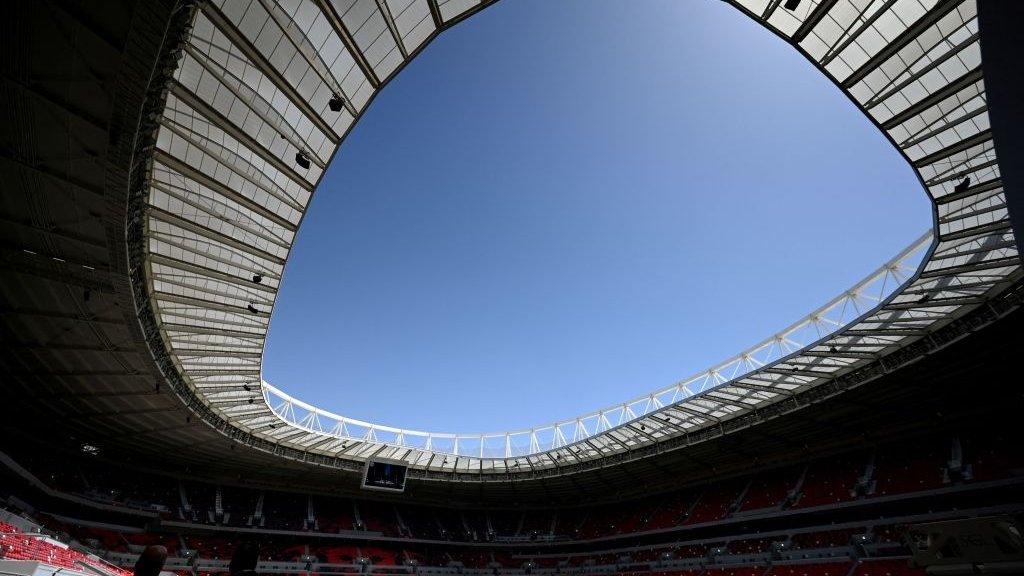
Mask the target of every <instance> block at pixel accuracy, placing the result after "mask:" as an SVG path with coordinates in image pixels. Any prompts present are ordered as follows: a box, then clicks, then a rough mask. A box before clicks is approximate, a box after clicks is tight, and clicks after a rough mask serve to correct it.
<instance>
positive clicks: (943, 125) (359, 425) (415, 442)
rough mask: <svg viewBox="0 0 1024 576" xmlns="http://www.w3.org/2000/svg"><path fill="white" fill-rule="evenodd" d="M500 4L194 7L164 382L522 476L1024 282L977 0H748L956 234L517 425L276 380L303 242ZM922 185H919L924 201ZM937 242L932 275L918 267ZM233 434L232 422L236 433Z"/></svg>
mask: <svg viewBox="0 0 1024 576" xmlns="http://www.w3.org/2000/svg"><path fill="white" fill-rule="evenodd" d="M490 3H491V2H483V3H478V2H473V1H471V0H450V1H447V2H445V1H436V0H333V1H328V0H298V1H292V2H274V1H273V0H242V1H229V0H219V1H215V2H204V3H201V4H199V5H197V6H193V7H192V8H191V15H190V18H191V23H190V26H189V28H190V30H188V31H186V33H185V34H184V36H183V38H184V42H183V43H182V44H181V45H179V46H172V47H171V50H170V51H169V54H170V56H171V62H172V63H173V66H170V67H168V70H167V71H168V72H170V74H169V75H168V76H167V78H166V83H165V85H164V88H165V89H166V90H165V92H164V93H162V94H161V96H164V97H165V100H161V99H157V102H155V103H154V102H153V99H150V101H149V102H148V104H147V105H148V106H150V107H151V108H150V109H151V111H152V113H153V114H154V115H156V117H155V119H154V120H155V124H154V125H153V128H154V130H153V132H152V135H151V136H152V141H146V140H145V139H143V140H142V141H140V142H139V144H138V146H139V148H138V149H139V150H143V151H144V154H145V156H146V158H147V161H146V163H145V164H144V165H141V166H140V167H139V168H138V169H139V172H138V175H139V178H138V179H137V181H136V182H135V184H137V186H138V187H137V188H136V190H135V191H134V193H133V196H132V202H133V204H132V205H131V206H130V207H129V210H130V212H131V214H132V219H131V220H130V222H131V223H130V225H129V229H128V243H129V258H130V262H131V265H132V269H133V271H134V273H133V288H134V294H135V298H136V301H137V304H138V309H139V315H140V320H141V321H142V325H143V330H144V333H145V335H146V338H147V340H148V343H149V345H150V347H151V349H152V351H153V354H154V357H155V358H156V359H157V361H158V364H159V365H160V367H161V369H162V371H163V373H164V375H165V376H166V377H167V378H168V380H169V381H170V382H171V383H172V385H173V386H174V388H175V390H176V391H177V392H178V393H179V394H180V395H183V396H184V397H186V398H187V399H188V402H189V403H190V405H191V406H192V407H193V408H194V409H195V410H196V411H197V412H199V413H200V414H201V415H202V416H203V417H204V418H205V419H207V421H209V422H211V423H213V422H222V423H226V426H227V428H226V429H224V428H222V430H224V431H225V432H226V433H228V435H230V436H232V437H235V438H239V439H243V440H244V441H246V442H248V443H255V444H254V445H258V444H259V443H264V444H263V445H265V446H268V447H275V448H273V449H272V450H275V451H277V450H278V449H279V448H277V447H282V446H285V447H289V448H292V449H294V450H295V453H296V454H303V455H305V456H304V457H308V455H310V454H312V455H317V456H320V457H324V458H329V459H331V461H334V462H338V461H351V462H359V461H363V460H366V459H368V458H372V457H386V458H391V459H400V460H404V461H407V462H408V463H409V464H410V465H411V466H412V467H414V468H416V469H419V470H423V471H425V472H426V473H431V472H437V473H444V472H467V473H478V474H483V475H487V474H496V475H507V474H509V473H517V472H519V471H525V472H535V471H538V470H546V469H557V468H559V467H560V466H563V465H565V464H566V463H571V464H578V463H581V462H586V461H592V460H600V459H604V458H607V457H611V456H615V455H619V454H622V453H624V452H629V451H634V450H637V449H639V448H643V447H644V446H648V445H652V444H657V443H659V442H662V441H664V440H666V439H670V438H674V437H678V436H684V435H690V434H694V433H697V432H699V431H700V430H703V429H706V428H714V427H716V426H721V425H722V423H723V422H726V421H728V420H731V419H733V418H736V417H738V416H741V415H745V414H750V413H753V412H756V411H759V410H765V409H766V408H767V407H769V406H771V405H774V404H776V403H779V402H782V401H785V400H789V399H791V398H793V397H794V396H795V395H796V394H798V393H800V392H803V391H806V390H809V389H813V388H816V387H819V386H824V385H828V384H830V383H834V382H835V381H836V379H837V378H839V377H841V376H844V375H847V374H850V373H853V372H855V371H856V370H857V369H858V368H861V367H863V366H865V365H867V364H868V363H870V362H873V361H875V360H878V359H880V358H884V357H886V356H887V355H889V354H892V353H893V352H895V351H898V350H900V349H901V348H904V347H905V346H907V345H908V344H910V343H912V342H914V341H915V340H917V339H919V338H922V337H925V336H926V335H927V334H928V333H929V332H930V331H933V330H935V329H936V328H938V327H941V326H942V325H944V324H946V323H948V322H950V321H951V320H953V319H956V318H958V317H960V316H962V315H963V314H965V313H967V312H968V311H970V310H971V309H972V308H974V307H976V306H978V305H980V304H982V303H983V302H985V300H986V298H988V297H991V296H993V295H994V294H997V293H998V292H1000V291H1001V290H1002V289H1004V288H1005V287H1006V286H1008V285H1009V284H1010V283H1011V282H1012V281H1014V280H1015V279H1016V278H1018V277H1019V275H1020V268H1019V262H1020V261H1019V259H1018V254H1017V248H1016V244H1015V240H1014V237H1013V232H1012V230H1011V226H1010V222H1009V216H1008V212H1007V209H1006V206H1005V198H1004V195H1003V190H1002V183H1001V180H1000V173H999V164H998V159H997V157H996V153H995V150H994V146H993V142H992V134H991V130H990V126H989V121H988V113H987V108H986V101H985V92H984V75H983V71H982V69H981V51H980V47H979V32H978V22H977V14H976V4H975V2H974V0H965V1H960V2H956V1H952V2H950V1H944V2H937V1H925V0H907V1H888V2H878V1H870V0H821V1H814V0H804V1H803V2H799V3H797V5H796V7H795V8H792V9H790V8H788V7H787V6H784V5H783V3H782V0H743V1H737V2H730V3H731V4H733V5H734V6H735V7H736V8H738V9H739V10H741V11H742V12H743V13H744V14H746V15H747V16H749V17H750V18H753V19H754V20H755V21H757V22H758V23H760V24H762V25H764V26H765V27H767V28H768V29H769V30H771V31H772V32H774V33H775V34H776V35H778V36H779V38H780V39H781V40H782V41H785V42H788V43H789V44H791V45H792V46H793V47H794V48H795V49H797V50H799V51H800V52H801V53H802V54H804V56H806V57H807V58H808V59H809V60H810V61H811V62H812V63H813V64H814V65H815V66H816V67H817V68H818V69H819V70H820V71H821V72H822V73H824V74H825V75H826V76H827V77H828V78H830V79H831V80H832V81H833V82H835V84H836V85H837V87H838V88H839V89H841V90H842V91H844V92H845V93H846V94H847V95H848V96H849V97H850V99H851V101H852V102H853V103H854V104H855V105H856V106H858V108H860V109H861V110H862V111H863V112H864V113H865V114H866V116H867V117H868V119H869V120H870V121H871V122H873V123H874V124H875V125H876V126H878V128H879V129H880V130H882V131H883V133H884V134H885V135H886V136H887V137H888V139H889V140H890V141H891V142H892V143H893V145H894V146H896V147H897V149H898V150H899V151H900V152H901V154H902V155H903V156H904V157H905V158H906V159H907V161H908V162H909V163H910V165H911V166H912V167H913V168H914V170H915V171H916V172H917V174H918V175H919V178H920V180H921V183H922V185H923V186H924V188H925V190H926V191H927V194H928V196H929V198H930V199H931V201H932V206H933V210H934V222H935V228H934V230H933V231H931V232H929V233H928V234H926V235H925V236H923V237H922V238H921V239H920V240H919V241H918V242H916V243H915V244H914V245H912V246H911V247H908V248H907V250H905V251H904V252H902V253H901V254H900V255H898V256H897V257H896V258H894V259H893V260H892V261H890V262H888V263H885V264H884V265H882V266H881V267H880V268H879V269H878V270H877V271H876V272H874V273H873V274H872V275H870V276H869V277H868V278H866V279H865V280H864V281H862V282H861V283H858V284H857V285H856V286H854V287H852V288H851V289H850V290H848V291H846V292H844V293H843V294H841V295H840V296H839V297H837V298H836V299H835V300H833V301H832V302H830V303H828V304H826V305H825V306H824V307H822V308H819V309H817V310H815V311H814V312H812V313H810V314H809V315H808V316H807V317H805V318H803V319H801V320H800V321H798V322H797V323H795V324H794V325H793V326H791V327H789V328H787V329H785V330H783V331H780V332H779V333H778V334H776V335H773V336H772V337H770V338H768V339H766V340H765V341H764V342H762V343H760V344H758V345H756V346H754V347H753V348H751V349H749V350H746V351H744V352H741V353H740V354H737V355H736V356H735V357H733V358H731V359H730V360H728V361H726V362H724V363H721V364H719V365H716V366H714V367H712V368H710V369H708V370H706V371H704V372H701V373H700V374H698V375H696V376H694V377H692V378H689V379H687V380H685V381H683V382H680V383H679V384H678V385H675V386H672V387H669V388H667V389H664V390H659V391H656V392H654V393H652V394H649V395H645V396H642V397H640V398H637V399H633V400H629V401H625V402H624V403H623V404H621V405H618V406H614V407H611V408H609V409H606V410H602V411H599V412H596V413H592V414H587V415H583V416H580V417H579V418H575V419H571V420H568V421H565V422H559V423H553V424H546V425H540V426H538V427H536V428H533V429H529V430H522V431H515V432H507V433H506V432H498V433H489V434H454V433H426V432H419V431H411V430H404V429H401V428H397V427H391V426H384V425H379V424H374V423H367V422H360V421H357V420H354V419H349V418H346V417H344V416H341V415H336V414H332V413H329V412H326V411H323V410H320V409H318V408H316V407H314V406H312V405H310V404H307V403H304V402H301V401H299V400H297V399H294V398H291V397H290V396H288V395H287V394H285V393H284V392H282V391H281V390H279V389H277V388H275V387H273V386H271V385H269V384H267V383H265V382H263V381H262V378H261V361H262V353H263V348H264V343H265V339H266V335H267V326H268V323H269V320H270V316H271V313H272V311H273V307H274V302H275V299H276V296H277V291H278V288H279V282H280V279H281V276H282V272H283V270H284V266H285V263H286V261H287V258H288V255H289V252H290V250H291V248H292V245H293V242H294V239H295V233H296V231H297V229H298V227H299V225H300V223H301V220H302V217H303V215H304V213H305V210H306V209H307V207H308V205H309V200H310V198H311V196H312V194H313V192H314V190H315V189H316V185H317V183H318V182H319V181H320V179H321V177H322V175H323V173H324V171H325V170H326V168H327V166H328V165H329V163H330V161H331V158H332V157H333V155H334V154H335V152H336V151H337V149H338V147H339V145H340V144H341V143H342V141H343V140H344V137H345V135H346V134H347V133H348V131H349V130H350V129H351V127H352V125H353V124H354V123H355V122H356V121H357V120H358V118H359V117H360V115H361V114H362V113H363V112H364V111H365V110H366V108H367V106H368V105H369V103H370V102H371V101H372V99H373V97H374V95H375V94H376V93H377V92H378V91H379V90H380V89H381V88H382V87H383V86H384V85H385V84H386V83H387V82H388V81H389V80H390V79H391V78H393V77H394V76H395V75H396V74H398V73H399V72H400V71H401V69H402V67H403V66H404V65H405V64H406V63H407V62H408V61H409V60H410V59H411V58H413V57H415V55H416V54H417V53H418V52H419V51H420V50H421V49H422V48H423V47H424V46H425V45H426V44H427V43H428V42H430V41H431V40H432V39H433V38H434V37H436V36H437V35H438V34H439V33H441V32H442V31H443V30H445V29H446V28H448V27H450V26H452V25H454V24H455V23H457V22H460V21H461V20H464V19H465V18H467V17H469V16H470V15H472V14H474V13H475V12H477V11H479V10H481V9H483V8H485V7H486V6H487V5H489V4H490ZM916 192H917V191H911V190H908V191H907V193H916ZM921 252H926V254H925V257H924V259H923V261H922V263H921V265H920V267H919V268H917V269H916V270H913V269H910V268H908V266H907V264H906V262H908V261H911V259H912V257H914V256H915V255H920V254H921ZM218 426H219V425H218Z"/></svg>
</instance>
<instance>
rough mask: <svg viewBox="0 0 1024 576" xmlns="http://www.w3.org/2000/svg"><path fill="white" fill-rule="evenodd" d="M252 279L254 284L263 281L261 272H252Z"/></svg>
mask: <svg viewBox="0 0 1024 576" xmlns="http://www.w3.org/2000/svg"><path fill="white" fill-rule="evenodd" d="M252 281H253V283H255V284H259V283H260V282H263V274H253V275H252Z"/></svg>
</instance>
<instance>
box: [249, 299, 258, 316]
mask: <svg viewBox="0 0 1024 576" xmlns="http://www.w3.org/2000/svg"><path fill="white" fill-rule="evenodd" d="M246 308H247V309H248V310H249V312H252V313H253V314H259V313H260V310H259V308H257V307H256V305H255V304H253V303H252V302H250V303H249V305H248V306H246Z"/></svg>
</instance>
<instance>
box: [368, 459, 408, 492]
mask: <svg viewBox="0 0 1024 576" xmlns="http://www.w3.org/2000/svg"><path fill="white" fill-rule="evenodd" d="M405 471H406V467H405V466H404V465H402V464H398V463H395V462H387V461H380V460H371V461H370V462H368V463H367V464H366V473H365V474H364V476H363V488H366V489H369V490H391V491H394V492H402V491H404V490H405Z"/></svg>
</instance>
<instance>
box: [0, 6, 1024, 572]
mask: <svg viewBox="0 0 1024 576" xmlns="http://www.w3.org/2000/svg"><path fill="white" fill-rule="evenodd" d="M514 1H515V0H506V2H514ZM706 1H709V2H710V1H717V0H706ZM494 3H495V2H494V1H493V0H289V1H284V0H111V1H104V2H99V1H86V0H81V1H75V0H49V1H39V2H34V1H33V2H29V1H17V2H14V3H12V4H11V5H10V6H7V8H8V10H7V13H6V16H7V17H6V18H5V19H4V22H3V28H2V29H3V47H4V56H3V58H2V60H3V79H4V81H3V94H2V98H3V102H4V106H3V112H2V113H3V115H4V123H3V130H2V132H3V138H2V143H3V144H2V147H3V150H2V162H0V166H2V174H3V184H4V186H3V192H2V203H0V221H2V228H0V229H2V231H3V232H2V236H3V248H2V253H3V260H2V280H0V318H2V326H3V328H2V332H0V334H2V335H0V339H2V340H0V342H2V354H0V358H2V361H0V373H2V376H3V378H2V382H3V386H2V391H3V401H2V405H3V407H4V426H3V440H2V443H0V463H2V466H0V498H2V499H3V510H0V571H2V572H3V574H5V575H7V574H10V575H22V576H36V575H40V576H41V575H44V574H46V575H55V574H57V573H58V572H61V573H63V574H67V575H73V576H127V575H128V574H131V573H132V567H133V566H135V567H136V572H135V573H137V574H150V573H152V574H154V575H155V574H156V573H158V572H159V571H160V569H161V567H162V570H163V571H164V572H167V573H174V574H178V575H181V576H186V575H199V574H202V575H208V574H216V573H224V572H230V573H231V574H235V573H239V574H240V573H242V572H246V573H253V571H255V572H256V573H260V574H283V575H300V574H301V575H313V574H318V575H323V574H339V575H356V574H367V575H376V576H386V575H387V576H399V575H405V574H423V575H429V576H445V575H467V576H485V575H486V576H492V575H507V576H513V575H515V576H518V575H525V574H536V575H543V576H548V575H555V574H566V575H579V576H586V575H593V574H606V575H623V576H627V575H628V576H643V575H647V574H650V575H652V576H688V575H693V576H698V575H699V576H726V575H730V576H731V575H736V576H740V575H750V576H776V575H780V576H781V575H793V576H799V575H802V576H876V575H892V576H899V575H913V574H926V573H927V574H972V573H993V574H995V573H1006V574H1020V573H1024V535H1022V533H1021V526H1022V523H1021V520H1022V519H1024V490H1022V488H1024V431H1022V427H1021V425H1020V415H1021V414H1024V392H1022V389H1021V387H1020V382H1021V381H1022V377H1021V373H1022V370H1021V368H1020V367H1018V366H1016V364H1015V361H1016V360H1017V359H1019V356H1020V353H1021V351H1022V350H1024V334H1022V332H1024V331H1022V328H1024V322H1022V319H1024V316H1022V311H1021V310H1020V308H1021V304H1022V301H1024V283H1022V277H1024V273H1022V269H1021V265H1022V261H1021V256H1020V242H1021V240H1019V239H1020V238H1024V117H1022V114H1021V112H1022V110H1024V82H1022V80H1021V76H1020V71H1019V60H1020V55H1021V50H1020V44H1019V40H1018V39H1017V38H1018V30H1017V28H1018V27H1019V25H1020V23H1021V22H1024V9H1022V8H1024V6H1022V5H1021V4H1020V3H1017V2H1011V1H1009V0H1005V1H1001V0H726V2H724V4H727V5H728V6H729V7H730V8H731V9H734V10H735V11H738V12H739V13H740V14H742V15H743V16H744V17H746V18H748V19H750V20H752V21H753V22H755V23H756V24H758V25H760V26H762V27H764V28H765V29H767V31H768V32H770V33H771V34H773V35H774V36H775V38H773V40H774V41H776V42H778V43H782V44H784V45H786V46H787V47H788V48H790V49H792V50H794V51H796V52H797V53H798V54H799V55H801V56H802V57H803V58H805V59H806V60H807V61H808V62H809V63H810V64H811V65H813V67H814V68H815V69H816V70H817V71H818V73H820V74H821V75H823V76H824V77H825V78H826V79H827V80H828V81H829V82H831V83H832V84H833V85H834V89H835V90H837V91H839V92H840V93H841V94H843V95H844V96H845V97H846V98H847V99H848V101H849V105H850V106H853V107H855V108H856V109H857V110H859V112H860V113H862V115H863V117H864V119H865V120H866V121H867V122H869V123H870V124H871V125H872V126H873V127H874V128H876V129H877V130H878V131H879V132H880V133H881V134H882V135H883V136H884V138H885V139H886V140H887V141H888V142H889V143H890V144H891V146H892V147H893V148H894V149H895V150H896V151H897V152H898V153H899V154H900V155H901V157H902V158H903V159H904V160H905V162H906V163H907V164H908V165H909V166H910V168H911V169H912V170H913V171H914V173H915V175H916V178H917V180H918V181H919V185H920V187H921V188H923V191H924V192H925V193H926V194H927V198H928V201H929V203H930V208H931V221H932V223H933V226H932V229H931V230H930V231H929V232H928V233H927V234H925V235H924V236H921V237H920V238H919V239H917V240H916V241H915V242H914V243H913V244H911V245H910V246H907V247H906V248H905V249H903V250H902V251H900V252H899V253H898V254H896V255H895V256H894V257H893V258H892V259H890V260H888V261H886V262H884V263H882V264H881V265H880V266H879V267H878V268H877V269H876V270H874V271H873V272H872V273H871V274H869V275H867V276H865V277H864V278H863V279H862V280H860V281H859V282H857V283H856V284H855V285H853V286H850V287H849V288H847V289H845V290H843V291H842V292H841V293H839V295H838V296H836V297H835V298H834V299H832V300H830V301H828V302H827V303H825V304H824V305H820V303H819V302H808V303H807V307H806V310H809V312H808V313H807V314H806V316H804V317H803V318H801V319H800V320H798V321H796V322H794V323H793V324H791V325H789V326H788V327H786V328H784V329H782V330H780V331H778V332H777V333H775V334H773V335H772V336H771V337H769V338H767V339H765V340H763V341H761V342H759V343H757V344H755V345H754V346H752V347H749V348H747V349H745V350H743V351H740V352H738V353H736V354H735V355H734V356H732V357H730V358H729V359H727V360H725V361H722V362H719V363H717V364H714V365H712V366H710V367H708V368H707V369H706V370H702V371H700V372H698V373H696V374H694V375H693V376H690V377H688V378H686V379H684V380H681V381H679V382H677V383H676V384H673V385H671V386H668V387H663V388H660V389H657V390H654V391H652V392H649V393H647V394H643V395H640V396H635V395H634V396H632V397H624V398H622V401H621V402H619V403H617V404H615V405H613V406H611V407H608V408H605V409H601V410H597V411H591V412H588V413H586V414H582V415H580V416H578V417H575V418H570V419H566V420H559V421H555V422H551V423H547V424H539V423H538V425H537V426H533V427H530V428H524V429H517V430H510V431H502V432H486V433H474V434H463V433H460V432H447V431H441V432H435V431H422V430H418V429H412V428H403V427H400V426H396V425H395V424H400V423H388V424H383V423H377V422H368V421H364V420H360V419H358V418H353V417H350V416H346V415H343V414H338V413H335V412H333V411H331V410H328V409H324V408H321V407H318V406H317V405H315V404H313V403H310V400H311V399H309V398H299V397H296V396H292V395H290V394H289V393H288V392H285V391H284V390H283V389H281V388H277V387H275V386H274V385H272V384H271V383H269V382H266V381H265V380H264V376H263V375H264V371H263V359H264V348H265V342H266V339H267V333H268V327H269V323H270V321H271V316H272V311H273V310H274V307H275V303H276V302H277V296H278V291H279V289H280V287H281V282H282V276H283V274H284V270H285V265H286V263H287V262H288V261H289V258H290V257H291V256H292V248H293V245H294V243H295V238H296V234H297V232H298V230H299V227H300V223H302V222H303V218H304V216H305V215H306V212H307V208H308V207H309V203H310V200H311V199H312V197H313V194H314V192H315V191H316V190H317V188H318V185H320V183H321V179H322V178H323V175H324V173H325V171H326V170H327V168H328V166H329V165H331V163H332V162H333V161H334V159H335V154H336V153H337V151H338V149H339V147H340V146H341V144H342V143H343V141H344V140H345V138H346V136H347V135H348V134H349V132H350V131H351V130H352V129H353V127H354V126H355V124H356V122H357V121H358V120H359V119H360V118H361V117H362V116H363V114H364V111H366V110H367V108H368V107H369V106H370V104H371V103H372V102H373V101H374V98H375V97H376V95H377V94H378V93H379V92H380V91H381V90H383V89H384V88H385V87H386V86H387V84H388V83H389V82H390V81H391V80H392V79H393V78H395V77H396V76H398V75H399V74H400V73H402V71H403V69H404V68H405V66H406V64H408V63H409V62H410V61H412V60H413V59H414V58H415V57H416V56H417V55H419V54H420V53H421V52H422V51H423V50H424V49H425V48H426V47H427V46H428V45H429V44H430V43H431V42H432V41H433V40H434V39H435V38H436V37H438V36H439V35H441V34H443V33H444V32H445V31H446V30H448V29H450V28H452V27H454V26H459V27H460V28H461V27H472V26H474V15H476V14H477V13H478V12H481V11H484V10H485V9H487V8H488V7H489V6H490V5H492V4H494ZM857 168H858V167H857V166H851V167H850V170H851V172H852V171H855V170H857ZM839 177H842V176H841V175H839V176H837V178H839ZM920 191H921V190H920V189H919V190H910V191H907V193H908V194H911V193H920ZM918 261H920V264H917V262H918ZM816 306H817V307H816ZM708 360H709V362H713V361H715V360H717V359H714V358H711V359H708ZM153 545H159V546H163V547H164V548H166V551H167V557H166V561H165V562H163V564H162V566H158V567H156V569H155V570H154V571H152V572H146V571H145V570H143V569H140V568H139V566H140V565H141V564H143V562H141V561H140V560H139V558H140V554H143V551H144V550H146V549H147V547H150V546H153ZM247 555H249V556H251V558H249V559H248V560H246V559H245V558H248V556H247ZM233 557H234V558H235V561H232V558H233ZM241 557H245V558H242V560H239V558H241ZM137 562H140V564H137ZM247 562H248V564H246V563H247ZM242 564H246V565H245V566H242V567H241V568H240V566H241V565H242Z"/></svg>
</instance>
